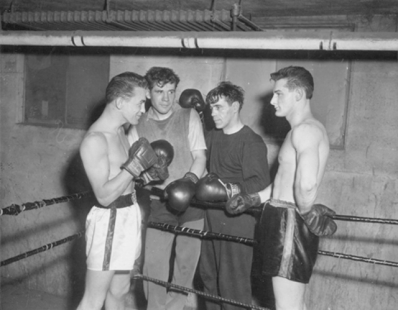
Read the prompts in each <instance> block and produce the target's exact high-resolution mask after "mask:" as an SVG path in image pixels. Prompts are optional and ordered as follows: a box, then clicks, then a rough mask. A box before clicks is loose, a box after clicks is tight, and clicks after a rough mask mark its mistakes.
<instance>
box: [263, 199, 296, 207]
mask: <svg viewBox="0 0 398 310" xmlns="http://www.w3.org/2000/svg"><path fill="white" fill-rule="evenodd" d="M266 203H267V204H270V205H272V206H273V207H276V208H289V209H297V206H296V204H294V203H293V202H289V201H284V200H279V199H273V198H271V199H269V200H267V201H266Z"/></svg>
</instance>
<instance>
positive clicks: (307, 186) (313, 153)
mask: <svg viewBox="0 0 398 310" xmlns="http://www.w3.org/2000/svg"><path fill="white" fill-rule="evenodd" d="M321 139H322V133H321V131H320V130H319V128H317V127H316V126H314V125H311V124H302V125H300V126H298V127H297V128H295V129H294V130H293V132H292V144H293V147H294V148H295V150H296V175H295V180H294V198H295V201H296V204H297V206H298V207H299V209H300V211H301V212H302V213H305V212H307V211H309V210H310V208H311V207H312V205H313V204H314V202H315V199H316V197H317V194H318V188H319V182H318V172H319V169H320V158H319V145H320V141H321Z"/></svg>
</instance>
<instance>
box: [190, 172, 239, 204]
mask: <svg viewBox="0 0 398 310" xmlns="http://www.w3.org/2000/svg"><path fill="white" fill-rule="evenodd" d="M241 191H242V186H241V185H240V184H239V183H224V182H223V181H221V180H220V178H219V177H218V176H217V174H215V173H209V174H208V175H206V176H205V177H204V178H202V179H200V180H199V181H198V183H197V184H196V199H198V200H202V201H227V200H228V199H230V198H231V197H232V196H234V195H236V194H239V193H240V192H241Z"/></svg>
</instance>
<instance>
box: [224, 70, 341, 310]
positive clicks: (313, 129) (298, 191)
mask: <svg viewBox="0 0 398 310" xmlns="http://www.w3.org/2000/svg"><path fill="white" fill-rule="evenodd" d="M271 79H272V80H273V81H274V82H275V84H274V89H273V92H274V95H273V97H272V100H271V104H272V105H273V106H274V107H275V110H276V112H275V114H276V116H278V117H285V118H286V119H287V121H288V122H289V124H290V126H291V130H290V131H289V132H288V134H287V136H286V138H285V140H284V142H283V144H282V147H281V149H280V152H279V156H278V162H279V167H278V171H277V174H276V176H275V180H274V182H273V183H272V184H271V185H269V186H268V187H266V188H265V189H263V190H262V191H259V192H256V193H249V194H248V193H245V192H241V193H239V194H237V195H235V196H234V197H232V198H231V199H230V200H229V201H228V202H227V204H226V208H227V211H228V212H229V213H231V214H239V213H241V212H244V211H245V210H247V209H248V208H250V207H252V206H259V205H260V204H261V203H262V202H266V204H265V207H264V209H263V212H262V216H261V220H260V227H261V230H262V234H261V238H260V244H261V248H262V249H263V270H262V271H263V274H264V275H267V276H272V277H273V278H272V282H273V289H274V294H275V300H276V309H277V310H282V309H283V310H285V309H289V310H290V309H292V310H293V309H297V310H303V309H306V307H305V303H304V292H305V285H306V283H308V282H309V280H310V277H311V274H312V270H313V267H314V264H315V260H316V256H317V252H318V243H319V237H318V236H327V235H332V234H333V233H334V232H335V231H336V229H337V226H336V224H335V223H334V221H333V220H332V219H331V217H330V216H332V215H334V211H332V210H331V209H329V208H327V207H326V206H324V205H320V204H314V203H315V200H316V198H317V194H318V189H319V185H320V183H321V181H322V178H323V174H324V171H325V167H326V161H327V158H328V154H329V141H328V137H327V133H326V130H325V128H324V126H323V125H322V124H321V123H320V122H319V121H318V120H316V119H315V118H314V117H313V116H312V113H311V108H310V99H311V98H312V94H313V90H314V82H313V78H312V75H311V73H309V72H308V71H307V70H306V69H304V68H302V67H287V68H283V69H281V70H279V71H278V72H275V73H272V74H271ZM315 308H316V307H315Z"/></svg>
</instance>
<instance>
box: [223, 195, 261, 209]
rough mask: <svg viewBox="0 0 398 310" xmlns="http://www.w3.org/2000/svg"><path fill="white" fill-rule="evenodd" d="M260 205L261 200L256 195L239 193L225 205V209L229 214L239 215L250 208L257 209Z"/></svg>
mask: <svg viewBox="0 0 398 310" xmlns="http://www.w3.org/2000/svg"><path fill="white" fill-rule="evenodd" d="M260 205H261V198H260V195H259V194H258V193H254V194H247V193H244V192H243V193H240V194H237V195H235V196H233V197H232V198H231V199H229V200H228V201H227V203H226V204H225V209H226V210H227V212H228V213H229V214H240V213H243V212H245V211H246V210H247V209H249V208H251V207H258V206H260Z"/></svg>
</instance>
